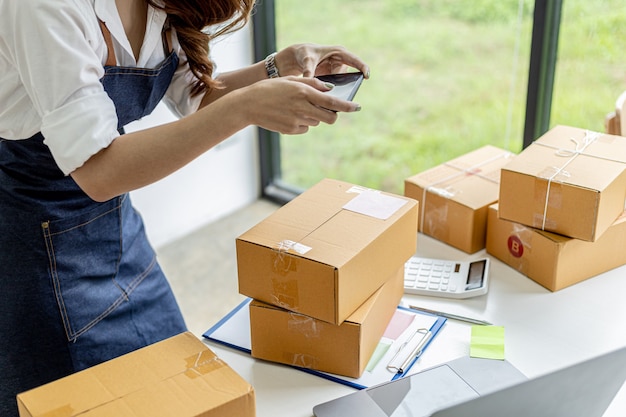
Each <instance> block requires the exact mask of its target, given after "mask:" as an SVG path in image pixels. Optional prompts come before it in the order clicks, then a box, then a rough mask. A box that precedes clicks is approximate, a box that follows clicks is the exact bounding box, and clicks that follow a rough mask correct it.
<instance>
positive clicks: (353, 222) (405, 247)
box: [236, 179, 417, 324]
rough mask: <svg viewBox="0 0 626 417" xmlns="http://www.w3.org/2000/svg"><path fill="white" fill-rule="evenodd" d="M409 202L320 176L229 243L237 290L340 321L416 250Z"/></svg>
mask: <svg viewBox="0 0 626 417" xmlns="http://www.w3.org/2000/svg"><path fill="white" fill-rule="evenodd" d="M416 230H417V202H416V201H415V200H413V199H410V198H406V197H403V196H395V195H392V194H388V193H383V192H378V191H373V190H366V189H364V188H362V187H358V186H355V185H353V184H349V183H346V182H342V181H337V180H330V179H326V180H323V181H321V182H319V183H318V184H316V185H314V186H313V187H311V188H310V189H308V190H307V191H305V192H304V193H302V194H301V195H299V196H298V197H296V198H295V199H293V200H292V201H291V202H289V203H288V204H286V205H285V206H283V207H281V208H280V209H278V210H277V211H275V212H274V213H273V214H272V215H270V216H269V217H268V218H266V219H265V220H263V221H262V222H260V223H259V224H257V225H256V226H254V227H253V228H251V229H250V230H248V231H247V232H245V233H244V234H242V235H241V236H239V237H238V238H237V240H236V248H237V269H238V279H239V292H240V293H241V294H244V295H246V296H249V297H251V298H253V299H256V300H259V301H263V302H265V303H268V304H272V305H275V306H278V307H282V308H285V309H287V310H290V311H294V312H297V313H300V314H303V315H306V316H309V317H313V318H316V319H319V320H323V321H327V322H329V323H334V324H340V323H342V322H343V321H344V320H345V319H346V318H348V316H350V315H351V314H352V313H353V312H354V311H355V310H356V309H357V308H358V307H359V306H360V305H361V304H363V303H364V302H365V300H367V299H368V298H369V297H370V296H371V295H372V294H374V292H376V290H377V289H378V288H380V287H381V286H382V284H383V283H384V282H385V281H387V280H388V279H389V277H390V276H391V275H392V274H393V273H395V272H396V271H397V270H398V267H399V266H400V265H403V264H404V263H405V262H406V261H407V260H408V259H409V258H410V257H411V256H412V255H413V254H415V251H416V249H417V232H416Z"/></svg>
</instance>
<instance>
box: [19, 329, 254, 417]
mask: <svg viewBox="0 0 626 417" xmlns="http://www.w3.org/2000/svg"><path fill="white" fill-rule="evenodd" d="M17 401H18V408H19V413H20V416H21V417H51V416H54V417H73V416H81V417H100V416H103V417H104V416H127V417H128V416H141V417H144V416H145V417H148V416H149V417H160V416H163V417H170V416H178V417H190V416H203V417H209V416H216V417H217V416H220V417H222V416H250V417H252V416H254V415H255V413H256V412H255V395H254V390H253V388H252V386H250V385H249V384H248V383H247V382H246V381H244V380H243V379H242V378H241V377H240V376H239V375H238V374H237V373H235V371H233V370H232V369H231V368H230V367H229V366H228V365H227V364H225V363H224V362H222V361H221V360H220V359H219V358H218V357H217V356H216V355H215V354H214V353H213V352H212V351H211V350H209V349H208V348H207V347H206V346H205V345H204V344H203V343H202V342H201V341H200V340H198V339H197V338H196V337H195V336H193V335H192V334H191V333H182V334H180V335H177V336H174V337H172V338H169V339H167V340H164V341H162V342H159V343H156V344H153V345H150V346H148V347H145V348H143V349H139V350H137V351H135V352H132V353H129V354H127V355H124V356H120V357H119V358H116V359H113V360H110V361H108V362H105V363H102V364H100V365H97V366H94V367H92V368H89V369H86V370H84V371H81V372H78V373H76V374H73V375H70V376H68V377H65V378H62V379H59V380H57V381H54V382H51V383H49V384H46V385H42V386H41V387H38V388H35V389H33V390H30V391H27V392H24V393H21V394H19V395H18V396H17Z"/></svg>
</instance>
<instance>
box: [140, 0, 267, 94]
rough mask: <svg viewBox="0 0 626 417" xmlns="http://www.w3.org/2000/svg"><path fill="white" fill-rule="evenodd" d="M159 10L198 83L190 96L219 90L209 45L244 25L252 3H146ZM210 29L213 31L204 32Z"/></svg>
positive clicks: (231, 0)
mask: <svg viewBox="0 0 626 417" xmlns="http://www.w3.org/2000/svg"><path fill="white" fill-rule="evenodd" d="M147 1H148V3H149V4H150V5H152V6H154V7H156V8H159V9H163V10H164V11H165V12H166V13H167V16H168V20H169V22H170V25H171V26H172V27H173V28H174V29H176V34H177V35H178V41H179V42H180V46H181V48H182V49H183V51H185V54H186V55H187V61H188V63H189V68H190V69H191V71H192V72H193V74H194V75H195V76H196V78H197V79H198V80H197V81H196V82H195V84H194V85H193V87H192V90H191V94H192V95H198V94H202V93H205V92H207V91H210V90H212V89H214V88H219V87H220V84H219V82H218V81H217V80H215V79H214V78H213V69H214V65H213V62H211V60H210V59H209V42H210V41H212V40H213V39H215V38H217V37H219V36H221V35H224V34H226V33H230V32H234V31H236V30H239V29H241V28H242V27H243V26H245V25H246V23H248V20H249V18H250V14H251V13H252V9H253V8H254V2H255V0H160V1H159V0H147ZM209 27H211V30H212V31H213V32H212V33H211V32H208V28H209Z"/></svg>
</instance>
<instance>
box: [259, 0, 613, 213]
mask: <svg viewBox="0 0 626 417" xmlns="http://www.w3.org/2000/svg"><path fill="white" fill-rule="evenodd" d="M617 2H618V0H604V1H602V2H601V3H602V5H600V7H598V4H597V2H593V3H594V4H593V5H591V4H588V3H591V2H586V1H585V0H568V2H567V3H566V4H567V6H566V7H565V11H564V12H563V14H564V15H565V16H566V19H567V21H566V24H564V25H563V26H564V29H563V31H564V34H565V35H563V34H562V35H561V41H560V44H557V41H558V40H559V23H560V21H561V12H562V6H561V3H562V2H561V0H554V1H551V0H536V1H535V2H533V1H532V0H477V1H474V2H465V1H462V0H420V1H415V0H388V1H378V0H358V1H357V0H342V1H341V2H337V1H332V0H318V1H316V2H308V3H306V2H301V1H298V0H276V1H270V0H264V1H262V2H260V3H259V5H258V7H259V10H258V11H257V14H256V15H255V35H256V41H257V47H258V48H259V49H257V58H258V59H263V58H264V57H265V55H266V54H267V53H268V52H271V51H273V50H275V49H280V48H281V47H284V46H286V45H289V44H292V43H298V42H309V41H313V42H316V43H323V44H342V45H344V46H346V47H347V48H349V49H350V50H352V51H354V52H355V53H357V54H359V55H360V56H361V57H362V58H364V59H365V60H366V61H367V62H368V63H369V64H370V66H371V67H372V78H371V79H370V80H368V81H366V82H365V83H364V84H363V86H362V87H361V90H360V91H359V93H358V94H357V97H356V98H355V101H357V102H359V103H360V104H361V105H362V107H363V111H362V112H360V113H353V114H341V115H340V117H339V120H338V122H337V123H336V124H335V125H333V126H319V127H316V128H313V129H311V130H310V131H309V133H307V134H305V135H300V136H285V137H281V136H280V135H277V134H271V133H269V132H265V133H264V134H265V135H266V137H264V138H261V146H262V154H263V155H264V156H263V160H262V165H263V171H264V172H263V178H264V179H263V181H264V185H265V191H266V194H267V196H269V197H274V198H276V199H278V200H283V201H286V200H288V199H289V198H290V196H291V197H293V196H295V195H296V194H297V193H298V192H300V191H301V190H303V189H306V188H308V187H310V186H311V185H313V184H315V183H316V182H318V181H319V180H321V179H322V178H324V177H332V178H338V179H342V180H345V181H348V182H353V183H355V184H359V185H363V186H367V187H372V188H376V189H382V190H386V191H390V192H395V193H400V194H401V193H402V192H403V181H404V178H406V177H408V176H410V175H413V174H415V173H418V172H420V171H422V170H424V169H427V168H430V167H432V166H434V165H437V164H440V163H442V162H444V161H446V160H449V159H451V158H453V157H455V156H458V155H461V154H464V153H466V152H469V151H471V150H473V149H476V148H477V147H480V146H482V145H486V144H491V145H495V146H499V147H502V148H505V149H508V150H511V151H513V152H518V151H520V150H521V149H522V147H523V146H525V145H527V144H528V143H530V141H532V140H534V139H535V138H536V137H538V136H539V135H540V134H542V133H543V132H545V130H547V128H548V127H549V126H548V124H549V123H550V122H551V123H552V124H554V123H559V124H571V125H573V126H584V124H583V123H587V122H589V121H591V120H593V121H594V123H595V126H596V129H601V124H602V120H603V117H604V116H603V115H604V114H605V113H606V112H608V111H610V110H611V106H612V103H613V102H614V100H615V98H616V97H617V95H618V94H619V93H620V92H621V91H622V90H623V87H621V89H620V87H619V83H620V81H622V82H623V80H624V79H623V71H622V72H620V71H619V61H618V59H617V57H618V51H619V47H618V45H619V43H618V42H615V43H613V44H610V43H608V42H609V36H608V35H609V33H610V32H611V31H612V30H615V32H614V33H615V34H616V35H617V36H614V37H613V38H614V39H623V37H620V36H619V34H620V33H621V32H623V31H624V29H623V28H624V20H623V18H624V12H621V14H620V13H616V12H612V11H613V10H618V9H619V10H622V9H623V8H618V4H617ZM274 24H275V25H274ZM581 24H582V26H581ZM580 29H584V31H585V33H586V35H585V33H582V31H580ZM579 31H580V32H579ZM620 31H621V32H620ZM260 34H261V35H262V36H260ZM591 34H594V35H591ZM590 36H591V37H590ZM259 39H261V40H262V42H259ZM589 40H592V41H593V42H590V43H591V44H592V45H585V47H584V48H579V47H578V46H579V45H580V44H581V43H585V42H588V41H589ZM566 42H571V43H570V44H569V47H568V48H565V47H564V46H563V45H564V44H565V43H566ZM598 42H602V43H604V44H605V45H606V47H600V45H599V44H597V43H598ZM259 45H260V46H259ZM594 45H595V46H594ZM557 46H561V48H563V49H562V52H561V53H560V55H559V56H558V58H559V62H558V63H557V59H556V58H557V55H556V51H557ZM263 48H265V50H263ZM581 50H583V51H584V54H581ZM609 52H610V53H612V55H611V56H612V58H611V60H610V62H611V64H610V65H609V66H608V67H607V66H606V65H604V64H603V63H602V62H603V61H602V59H601V56H602V55H605V56H606V55H607V54H609ZM590 60H596V63H597V62H598V60H600V62H601V63H600V66H602V67H603V71H601V72H600V74H595V73H594V75H593V77H594V78H595V79H596V81H595V82H597V83H603V82H605V81H606V80H607V77H608V76H609V75H612V76H613V78H612V80H611V82H607V83H606V84H603V87H602V88H601V89H600V90H602V91H603V92H606V94H605V95H606V96H610V97H609V98H608V99H607V98H606V97H603V98H601V99H600V100H598V101H596V104H594V105H593V106H595V107H596V109H597V111H596V114H591V112H587V111H586V110H584V109H585V106H587V103H588V101H589V100H591V99H592V97H593V96H594V91H593V90H592V89H589V91H586V92H583V91H581V90H585V89H581V88H580V85H581V74H580V72H577V69H580V68H595V67H594V66H593V65H592V64H591V63H588V62H587V61H590ZM561 62H563V63H564V64H563V65H562V66H560V65H559V64H560V63H561ZM555 65H556V66H557V72H556V74H557V76H556V86H557V91H556V92H555V93H554V99H555V107H554V109H553V111H552V118H551V117H550V116H551V104H552V98H553V94H552V86H553V81H554V79H555V76H554V67H555ZM568 74H569V75H568ZM596 75H597V77H596ZM586 77H587V74H585V78H586ZM620 77H621V78H620ZM616 85H617V86H616ZM575 86H577V87H575ZM596 91H597V90H596ZM583 93H584V94H583ZM564 97H568V98H564ZM570 97H574V98H575V101H574V102H573V103H572V102H570V101H569V100H570V99H571V98H570ZM527 99H528V103H527ZM562 103H564V104H567V105H566V106H565V105H564V104H562ZM575 103H577V104H578V106H576V104H575ZM583 103H585V104H583ZM561 106H563V108H564V109H567V108H569V109H570V110H565V112H566V113H567V114H568V117H561V113H560V112H561V110H560V108H561ZM572 106H573V107H575V108H577V109H583V110H582V111H584V112H585V113H586V116H585V117H586V118H587V119H585V118H581V117H578V116H577V115H576V114H575V112H572V111H571V108H572ZM598 113H601V114H598ZM598 126H600V127H598ZM276 196H278V197H276Z"/></svg>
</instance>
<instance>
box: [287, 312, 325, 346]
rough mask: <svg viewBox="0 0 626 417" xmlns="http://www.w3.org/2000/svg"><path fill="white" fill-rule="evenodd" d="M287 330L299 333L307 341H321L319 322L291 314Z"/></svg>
mask: <svg viewBox="0 0 626 417" xmlns="http://www.w3.org/2000/svg"><path fill="white" fill-rule="evenodd" d="M287 329H288V330H289V331H290V332H291V333H298V334H301V335H303V336H304V337H306V338H307V339H319V337H320V331H321V329H320V328H319V326H318V322H317V320H315V319H313V318H311V317H308V316H304V315H302V314H297V313H293V312H291V313H289V320H288V321H287Z"/></svg>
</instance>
